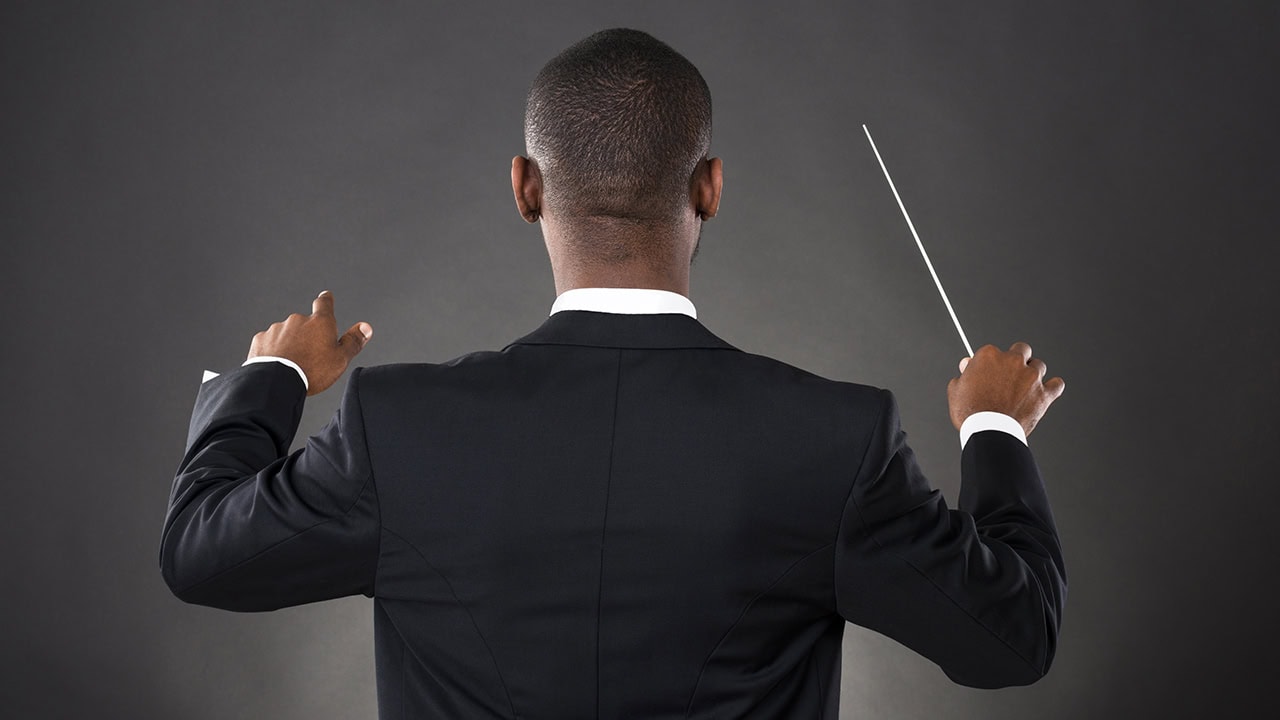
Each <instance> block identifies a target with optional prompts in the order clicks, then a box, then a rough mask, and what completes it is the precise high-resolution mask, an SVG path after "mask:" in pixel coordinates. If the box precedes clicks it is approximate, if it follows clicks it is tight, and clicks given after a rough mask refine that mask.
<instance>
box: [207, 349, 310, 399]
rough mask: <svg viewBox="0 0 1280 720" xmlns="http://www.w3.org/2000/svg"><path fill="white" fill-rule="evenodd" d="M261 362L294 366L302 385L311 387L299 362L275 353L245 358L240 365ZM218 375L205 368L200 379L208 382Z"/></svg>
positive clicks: (308, 388) (307, 387)
mask: <svg viewBox="0 0 1280 720" xmlns="http://www.w3.org/2000/svg"><path fill="white" fill-rule="evenodd" d="M260 362H278V363H284V364H285V365H288V366H289V367H291V368H293V369H294V371H295V372H297V373H298V377H300V378H302V387H304V388H306V389H307V390H310V389H311V383H309V382H307V374H306V373H304V372H302V368H300V367H298V363H296V362H294V361H292V360H290V359H288V358H282V357H275V356H274V355H259V356H257V357H251V358H249V359H248V360H245V361H244V362H243V363H241V364H240V367H244V366H245V365H252V364H253V363H260ZM216 377H218V373H216V372H214V371H212V370H205V371H204V377H202V378H201V379H200V383H201V384H204V383H207V382H209V381H210V380H212V379H214V378H216Z"/></svg>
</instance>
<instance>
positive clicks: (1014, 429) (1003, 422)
mask: <svg viewBox="0 0 1280 720" xmlns="http://www.w3.org/2000/svg"><path fill="white" fill-rule="evenodd" d="M983 430H999V431H1000V432H1006V433H1009V434H1010V435H1012V436H1014V437H1016V438H1018V439H1019V440H1021V441H1022V444H1023V445H1026V444H1027V433H1026V432H1025V431H1024V430H1023V429H1022V423H1020V422H1018V421H1017V420H1014V419H1013V418H1012V417H1009V416H1008V415H1005V414H1004V413H998V412H991V411H983V412H976V413H974V414H972V415H970V416H969V417H967V418H965V419H964V422H962V423H960V449H961V450H963V449H964V446H965V443H967V442H969V436H971V435H973V434H974V433H976V432H982V431H983Z"/></svg>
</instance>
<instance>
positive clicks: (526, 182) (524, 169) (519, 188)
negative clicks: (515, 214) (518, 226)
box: [511, 155, 542, 223]
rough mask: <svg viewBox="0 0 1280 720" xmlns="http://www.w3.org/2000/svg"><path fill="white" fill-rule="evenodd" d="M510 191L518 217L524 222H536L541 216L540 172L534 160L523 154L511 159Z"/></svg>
mask: <svg viewBox="0 0 1280 720" xmlns="http://www.w3.org/2000/svg"><path fill="white" fill-rule="evenodd" d="M511 192H513V193H515V196H516V209H517V210H519V211H520V217H522V218H524V220H525V222H530V223H536V222H538V218H540V217H542V173H541V172H540V171H539V170H538V164H537V163H536V162H534V161H533V160H530V159H529V158H527V157H525V156H523V155H517V156H515V157H514V158H512V159H511Z"/></svg>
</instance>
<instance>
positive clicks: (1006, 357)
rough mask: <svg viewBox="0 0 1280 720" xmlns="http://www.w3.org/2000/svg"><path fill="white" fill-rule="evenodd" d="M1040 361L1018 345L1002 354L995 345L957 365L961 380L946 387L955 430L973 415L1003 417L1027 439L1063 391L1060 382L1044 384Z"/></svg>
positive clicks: (1021, 343)
mask: <svg viewBox="0 0 1280 720" xmlns="http://www.w3.org/2000/svg"><path fill="white" fill-rule="evenodd" d="M1046 369H1047V368H1046V367H1045V364H1044V361H1043V360H1040V359H1039V358H1034V357H1031V346H1030V345H1028V344H1026V343H1023V342H1018V343H1014V344H1013V345H1011V346H1009V350H1008V351H1004V352H1002V351H1001V350H1000V349H998V348H997V347H996V346H994V345H987V346H984V347H981V348H979V349H978V352H976V353H974V354H973V357H972V358H965V359H963V360H961V361H960V377H958V378H954V379H952V380H951V383H950V384H948V385H947V403H948V404H949V405H950V406H951V422H952V423H954V424H955V426H956V429H957V430H959V429H960V424H961V423H963V422H964V420H965V418H967V417H969V416H970V415H972V414H974V413H976V412H983V411H992V412H998V413H1004V414H1005V415H1008V416H1010V417H1012V418H1013V419H1014V420H1017V421H1018V423H1019V424H1020V425H1022V429H1023V430H1025V431H1026V433H1027V435H1030V434H1031V431H1032V430H1034V429H1035V426H1036V423H1038V422H1040V418H1041V417H1043V416H1044V413H1045V411H1046V410H1048V409H1049V405H1050V404H1051V403H1052V402H1053V401H1054V400H1057V399H1058V396H1059V395H1061V394H1062V391H1063V390H1064V389H1065V388H1066V383H1064V382H1063V381H1062V378H1057V377H1056V378H1053V379H1052V380H1049V381H1048V382H1044V375H1045V372H1046Z"/></svg>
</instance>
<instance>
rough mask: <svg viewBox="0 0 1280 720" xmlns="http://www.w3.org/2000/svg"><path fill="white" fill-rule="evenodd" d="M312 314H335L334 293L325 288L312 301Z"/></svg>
mask: <svg viewBox="0 0 1280 720" xmlns="http://www.w3.org/2000/svg"><path fill="white" fill-rule="evenodd" d="M311 314H312V315H330V316H332V315H333V293H331V292H329V291H328V290H325V291H323V292H321V293H320V294H319V295H317V296H316V299H315V300H312V301H311Z"/></svg>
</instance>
